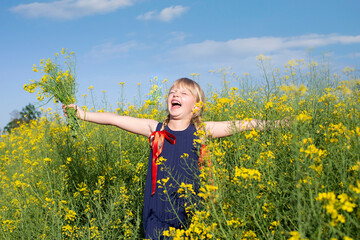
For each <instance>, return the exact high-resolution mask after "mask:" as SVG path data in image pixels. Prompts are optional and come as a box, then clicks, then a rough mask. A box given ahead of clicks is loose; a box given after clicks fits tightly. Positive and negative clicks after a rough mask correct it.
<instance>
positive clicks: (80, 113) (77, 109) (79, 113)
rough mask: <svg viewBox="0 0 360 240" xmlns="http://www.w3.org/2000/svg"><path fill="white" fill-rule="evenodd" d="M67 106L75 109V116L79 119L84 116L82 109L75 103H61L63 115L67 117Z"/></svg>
mask: <svg viewBox="0 0 360 240" xmlns="http://www.w3.org/2000/svg"><path fill="white" fill-rule="evenodd" d="M67 108H72V109H75V111H76V117H77V118H79V119H81V116H84V114H83V113H84V110H82V109H81V108H80V107H79V106H77V105H76V104H69V105H65V104H63V105H62V109H63V112H64V116H65V117H67V111H66V109H67Z"/></svg>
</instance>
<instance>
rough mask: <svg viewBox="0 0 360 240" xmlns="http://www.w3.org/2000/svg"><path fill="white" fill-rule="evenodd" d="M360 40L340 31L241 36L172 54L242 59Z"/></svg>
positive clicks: (209, 41)
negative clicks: (332, 32) (324, 33)
mask: <svg viewBox="0 0 360 240" xmlns="http://www.w3.org/2000/svg"><path fill="white" fill-rule="evenodd" d="M354 43H360V35H358V36H340V35H336V34H330V35H319V34H310V35H303V36H297V37H283V38H281V37H259V38H238V39H234V40H229V41H226V42H218V41H213V40H206V41H204V42H201V43H192V44H188V45H185V46H182V47H179V48H177V49H175V50H174V51H172V52H171V53H170V55H171V56H173V57H174V58H175V59H184V60H185V59H216V58H219V57H220V58H239V57H247V56H250V55H254V56H256V55H259V54H264V55H266V54H275V53H277V54H279V53H280V52H286V51H294V50H299V49H303V50H306V49H307V48H313V47H315V48H316V47H324V46H327V45H333V44H354Z"/></svg>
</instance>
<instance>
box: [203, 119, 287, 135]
mask: <svg viewBox="0 0 360 240" xmlns="http://www.w3.org/2000/svg"><path fill="white" fill-rule="evenodd" d="M289 121H290V118H284V119H282V120H277V121H270V120H268V121H266V120H257V119H252V120H248V121H247V120H236V121H223V122H205V124H206V125H205V126H206V132H207V133H209V134H210V136H211V137H212V138H221V137H227V136H230V135H232V134H233V133H235V132H242V131H251V130H253V129H257V130H260V131H262V130H264V129H265V128H270V129H271V128H277V127H281V126H288V125H289Z"/></svg>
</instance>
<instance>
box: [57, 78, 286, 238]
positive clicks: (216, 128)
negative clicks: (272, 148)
mask: <svg viewBox="0 0 360 240" xmlns="http://www.w3.org/2000/svg"><path fill="white" fill-rule="evenodd" d="M203 102H205V96H204V92H203V90H202V89H201V87H200V86H199V85H198V84H197V83H196V82H195V81H193V80H191V79H188V78H181V79H178V80H176V81H175V82H174V83H173V85H172V86H171V88H170V91H169V94H168V97H167V110H168V116H167V117H166V119H165V121H164V122H158V121H156V120H153V119H140V118H134V117H129V116H120V115H117V114H114V113H98V112H85V111H83V110H82V109H81V108H79V107H77V106H76V105H74V104H70V105H68V106H65V105H63V110H64V113H66V108H73V109H76V111H77V117H78V118H79V119H82V120H84V121H89V122H94V123H98V124H105V125H113V126H117V127H119V128H121V129H124V130H126V131H129V132H132V133H135V134H140V135H143V136H145V137H147V138H149V141H150V143H151V151H150V156H149V163H148V171H147V178H146V183H145V192H144V208H143V227H144V233H145V238H146V239H161V238H162V237H161V235H162V232H163V231H164V230H166V229H168V228H169V227H174V228H181V227H184V226H185V225H186V222H187V221H188V220H189V219H188V217H187V214H186V212H185V208H184V205H185V201H186V200H185V199H184V198H180V197H179V195H178V191H177V190H178V188H179V184H180V183H182V182H183V183H186V184H194V185H195V186H196V182H197V174H198V173H199V165H198V159H199V156H198V152H199V147H198V146H196V145H194V139H196V136H195V135H194V133H195V132H196V131H197V129H198V128H199V127H200V126H204V127H203V128H204V130H205V132H206V133H208V135H209V136H211V137H212V138H221V137H226V136H229V135H231V134H233V132H234V130H233V129H234V126H235V128H236V130H237V131H245V130H252V129H253V128H257V129H260V130H262V129H263V126H264V125H265V122H264V121H260V120H255V119H253V120H251V121H242V120H238V121H235V122H234V121H223V122H204V123H203V124H202V122H201V114H202V111H203V109H202V103H203ZM276 124H281V122H280V121H278V122H276ZM160 157H161V158H162V159H165V162H164V163H163V164H162V165H161V167H158V165H157V164H156V161H157V160H158V159H159V158H160ZM160 179H168V182H167V183H166V184H167V186H168V187H167V191H166V193H164V191H163V189H159V188H158V184H159V183H158V180H160Z"/></svg>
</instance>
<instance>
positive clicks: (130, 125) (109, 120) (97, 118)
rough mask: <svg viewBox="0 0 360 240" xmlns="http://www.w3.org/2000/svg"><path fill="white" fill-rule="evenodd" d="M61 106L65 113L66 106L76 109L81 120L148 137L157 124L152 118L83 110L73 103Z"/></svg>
mask: <svg viewBox="0 0 360 240" xmlns="http://www.w3.org/2000/svg"><path fill="white" fill-rule="evenodd" d="M62 107H63V111H64V114H65V115H66V108H73V109H75V110H76V116H77V118H79V119H81V120H84V121H88V122H93V123H98V124H103V125H113V126H116V127H119V128H121V129H124V130H126V131H129V132H132V133H136V134H140V135H143V136H145V137H149V136H150V134H151V133H152V132H153V131H155V130H156V126H157V124H158V122H157V121H155V120H152V119H142V118H135V117H130V116H120V115H117V114H115V113H99V112H85V111H84V110H83V109H81V108H80V107H78V106H77V105H75V104H70V105H67V106H65V104H64V105H63V106H62Z"/></svg>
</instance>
